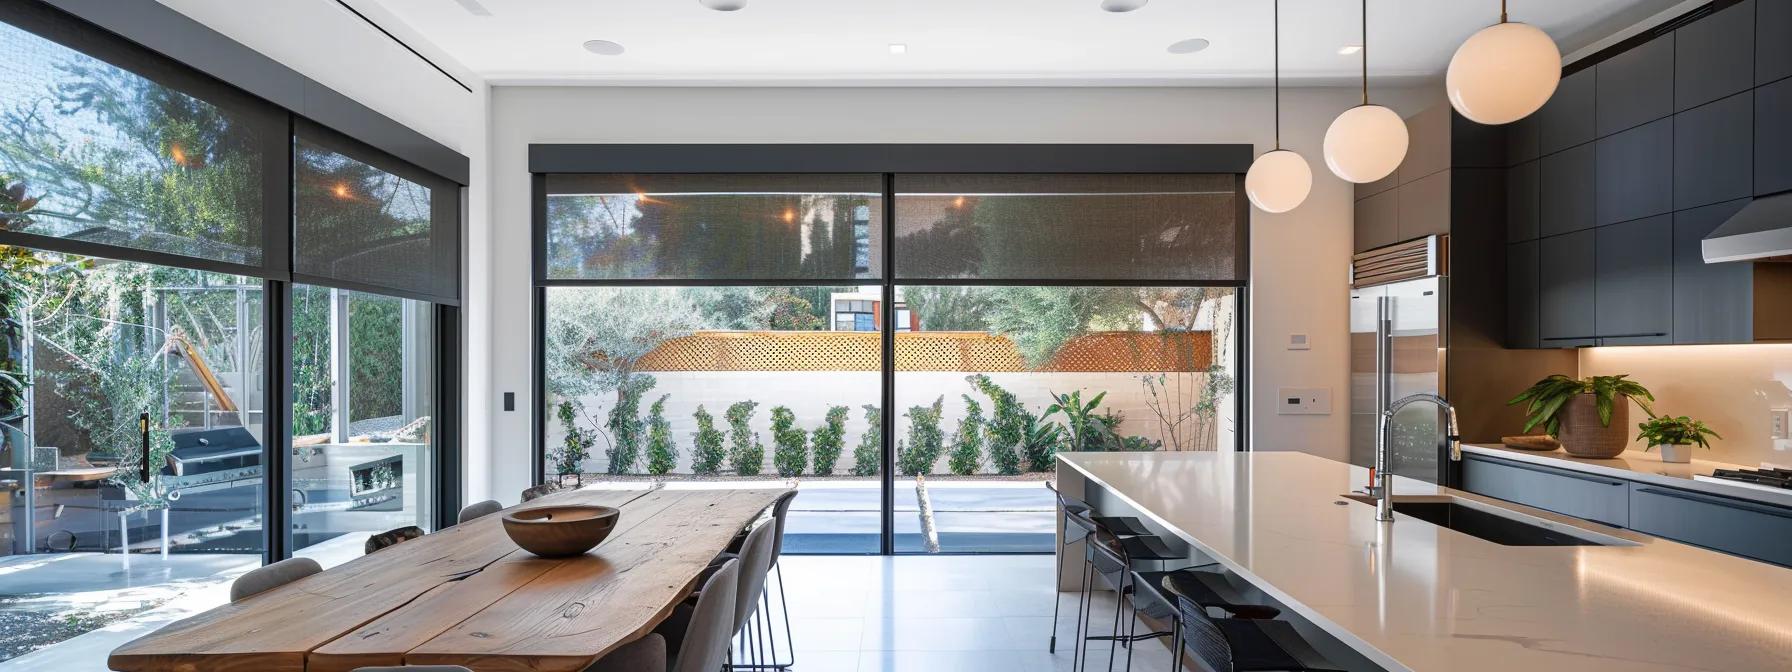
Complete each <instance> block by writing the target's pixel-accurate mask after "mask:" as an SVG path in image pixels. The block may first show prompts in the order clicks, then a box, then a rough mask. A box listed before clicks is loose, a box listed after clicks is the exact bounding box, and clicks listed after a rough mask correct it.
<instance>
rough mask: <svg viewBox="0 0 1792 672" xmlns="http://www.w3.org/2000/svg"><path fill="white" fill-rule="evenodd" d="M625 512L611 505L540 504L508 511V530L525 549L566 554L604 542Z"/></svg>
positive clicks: (546, 555) (553, 555) (548, 554)
mask: <svg viewBox="0 0 1792 672" xmlns="http://www.w3.org/2000/svg"><path fill="white" fill-rule="evenodd" d="M621 515H622V512H621V511H618V510H616V509H614V508H611V507H608V506H591V505H584V504H563V505H557V506H537V507H535V508H531V509H522V510H520V511H516V512H514V513H507V514H504V533H505V534H508V535H510V540H511V541H514V542H516V545H517V546H520V547H522V549H523V550H525V551H528V552H530V553H534V554H536V555H539V556H541V557H544V558H564V557H570V556H574V555H581V554H583V553H584V552H585V551H589V550H591V549H592V548H595V547H596V546H597V545H598V544H600V543H603V540H604V537H608V536H610V530H613V529H616V519H617V517H618V516H621Z"/></svg>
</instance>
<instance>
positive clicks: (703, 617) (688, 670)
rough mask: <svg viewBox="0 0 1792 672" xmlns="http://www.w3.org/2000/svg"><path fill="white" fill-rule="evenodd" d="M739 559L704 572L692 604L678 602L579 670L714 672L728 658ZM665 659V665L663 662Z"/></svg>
mask: <svg viewBox="0 0 1792 672" xmlns="http://www.w3.org/2000/svg"><path fill="white" fill-rule="evenodd" d="M739 585H740V561H739V560H729V561H727V562H724V563H722V565H721V567H720V568H719V569H717V570H716V571H715V573H713V574H710V576H709V580H707V581H705V582H704V583H703V586H702V588H701V590H699V591H698V595H699V597H698V598H697V603H696V604H695V605H693V606H686V605H679V606H678V607H677V608H675V609H673V610H672V615H671V616H670V617H667V618H666V620H665V621H664V622H662V623H660V625H659V627H657V628H654V631H653V633H651V634H649V635H647V636H646V637H642V638H640V639H637V640H635V641H633V642H629V643H628V644H627V645H624V646H622V647H620V648H618V649H616V650H615V651H612V652H610V655H607V656H604V657H603V658H602V659H599V660H598V661H597V662H595V663H592V664H591V666H590V667H587V668H585V672H668V671H669V672H716V671H717V670H720V669H722V663H724V662H727V660H728V643H729V642H730V641H732V640H733V639H734V631H733V630H732V629H730V628H729V626H730V625H731V622H730V621H731V619H733V618H734V598H735V590H736V589H737V588H738V587H739ZM668 658H669V659H670V660H671V664H670V665H668V664H667V660H668Z"/></svg>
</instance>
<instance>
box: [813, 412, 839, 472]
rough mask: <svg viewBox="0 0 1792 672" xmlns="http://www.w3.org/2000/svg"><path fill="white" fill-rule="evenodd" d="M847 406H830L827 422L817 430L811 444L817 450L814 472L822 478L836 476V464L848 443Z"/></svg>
mask: <svg viewBox="0 0 1792 672" xmlns="http://www.w3.org/2000/svg"><path fill="white" fill-rule="evenodd" d="M847 411H848V409H847V407H845V406H829V407H828V415H827V420H826V421H825V422H823V423H822V425H821V426H820V427H817V428H815V435H814V437H813V438H812V439H811V440H810V443H811V444H812V445H813V446H814V448H815V468H814V471H815V473H816V474H817V475H820V476H832V475H834V464H835V463H836V462H838V461H839V459H840V451H841V450H842V449H843V448H844V447H845V443H846V414H847Z"/></svg>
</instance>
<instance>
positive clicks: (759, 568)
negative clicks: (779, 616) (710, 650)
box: [730, 522, 778, 669]
mask: <svg viewBox="0 0 1792 672" xmlns="http://www.w3.org/2000/svg"><path fill="white" fill-rule="evenodd" d="M777 530H778V526H777V523H776V522H765V523H761V524H759V525H758V526H757V527H754V528H753V531H752V532H750V533H748V534H747V542H746V544H745V545H743V546H742V547H741V553H740V582H739V583H740V585H739V587H738V589H737V590H736V592H735V602H734V623H733V626H734V634H735V636H738V637H740V641H741V654H742V655H749V654H750V656H751V659H752V662H750V663H747V664H744V665H738V664H736V665H730V667H733V668H739V669H761V668H764V667H768V666H767V665H766V664H765V659H764V653H765V650H764V647H763V646H762V644H763V641H762V638H763V636H764V635H765V632H764V626H763V625H759V624H756V623H755V622H754V621H755V620H756V619H753V618H752V617H753V616H754V615H756V614H758V613H759V609H758V607H759V598H760V597H761V593H762V591H764V590H765V577H766V575H767V574H769V573H770V572H771V566H772V542H773V540H774V539H775V538H776V534H777Z"/></svg>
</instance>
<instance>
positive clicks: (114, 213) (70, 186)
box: [0, 23, 263, 264]
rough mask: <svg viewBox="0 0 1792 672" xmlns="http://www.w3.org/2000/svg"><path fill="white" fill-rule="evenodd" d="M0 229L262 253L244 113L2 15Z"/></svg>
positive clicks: (231, 258)
mask: <svg viewBox="0 0 1792 672" xmlns="http://www.w3.org/2000/svg"><path fill="white" fill-rule="evenodd" d="M0 54H4V58H0V192H4V195H3V196H0V204H4V205H5V207H0V230H7V231H21V232H26V233H34V234H38V235H45V236H57V237H62V238H71V239H77V240H82V241H87V242H94V243H103V244H108V245H117V246H121V247H130V248H135V249H140V250H151V251H156V252H166V253H170V254H178V255H183V256H189V257H199V258H204V259H212V260H217V261H226V262H234V263H239V264H258V263H260V262H261V223H262V167H261V166H262V162H263V157H262V150H261V149H260V147H261V143H262V142H263V139H262V137H261V136H260V134H259V133H258V132H257V131H256V130H255V129H254V128H253V127H252V125H251V124H250V123H249V122H248V121H247V120H246V119H245V118H244V117H243V116H241V115H239V114H237V113H235V112H232V111H229V110H226V109H224V108H220V107H217V106H214V105H212V104H210V103H208V102H206V101H202V100H199V99H197V98H194V97H192V96H189V95H187V94H185V93H181V92H179V91H176V90H174V89H171V88H168V87H165V86H162V85H160V84H157V83H155V82H153V81H150V80H148V79H145V78H143V77H141V76H139V75H137V74H134V73H132V72H129V71H127V70H124V69H122V68H119V67H117V66H114V65H111V64H109V63H107V62H105V61H101V60H99V59H96V58H93V57H91V56H87V55H85V54H82V53H80V52H77V51H75V50H73V49H69V48H68V47H64V46H62V45H61V44H58V43H56V42H52V41H50V40H46V39H44V38H41V37H38V36H37V35H34V34H32V33H29V32H26V31H24V30H21V29H19V28H17V27H14V26H10V25H6V24H3V23H0Z"/></svg>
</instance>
